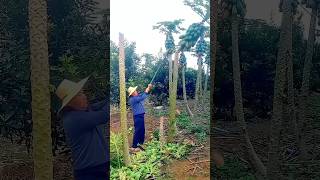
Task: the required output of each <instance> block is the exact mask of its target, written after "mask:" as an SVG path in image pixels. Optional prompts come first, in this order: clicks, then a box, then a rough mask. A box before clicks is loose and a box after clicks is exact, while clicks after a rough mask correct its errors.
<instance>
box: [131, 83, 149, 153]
mask: <svg viewBox="0 0 320 180" xmlns="http://www.w3.org/2000/svg"><path fill="white" fill-rule="evenodd" d="M137 87H138V86H136V87H129V88H128V93H129V103H130V106H131V109H132V113H133V121H134V135H133V142H132V147H131V149H130V150H131V151H133V152H137V151H139V150H144V148H143V147H142V146H141V145H142V144H143V143H144V138H145V125H144V114H145V109H144V105H143V103H144V100H145V99H146V98H147V97H148V95H149V92H150V90H151V89H152V84H149V85H148V87H147V88H146V89H145V91H144V92H143V93H141V94H139V93H138V92H137Z"/></svg>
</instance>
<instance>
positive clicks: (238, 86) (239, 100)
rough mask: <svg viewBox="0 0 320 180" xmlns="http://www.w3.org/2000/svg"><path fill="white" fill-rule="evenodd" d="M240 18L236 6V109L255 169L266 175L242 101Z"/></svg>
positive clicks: (234, 13)
mask: <svg viewBox="0 0 320 180" xmlns="http://www.w3.org/2000/svg"><path fill="white" fill-rule="evenodd" d="M238 33H239V18H238V16H237V14H236V9H235V7H234V8H233V12H232V65H233V82H234V85H233V86H234V97H235V109H236V114H237V120H238V121H239V124H240V128H241V130H242V133H243V135H244V138H245V141H246V144H247V148H248V154H249V157H250V159H251V162H252V163H253V165H254V167H255V169H256V170H257V171H258V172H259V174H261V175H262V176H265V175H266V168H265V166H264V165H263V164H262V162H261V160H260V159H259V157H258V156H257V154H256V152H255V150H254V148H253V146H252V143H251V141H250V138H249V134H248V130H247V128H246V123H245V120H244V112H243V103H242V90H241V77H240V60H239V42H238V40H239V35H238Z"/></svg>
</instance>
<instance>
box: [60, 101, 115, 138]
mask: <svg viewBox="0 0 320 180" xmlns="http://www.w3.org/2000/svg"><path fill="white" fill-rule="evenodd" d="M108 109H109V108H108V106H107V105H106V106H104V107H103V108H102V109H101V110H98V111H74V112H70V113H69V114H68V115H67V117H66V118H70V119H67V121H64V123H65V126H66V127H67V128H68V129H70V130H71V131H73V132H74V133H76V134H82V133H83V132H85V131H88V130H91V129H93V128H95V127H96V126H98V125H102V124H107V122H108V121H109V110H108Z"/></svg>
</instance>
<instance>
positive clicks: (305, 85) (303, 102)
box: [298, 7, 317, 159]
mask: <svg viewBox="0 0 320 180" xmlns="http://www.w3.org/2000/svg"><path fill="white" fill-rule="evenodd" d="M316 13H317V9H316V8H315V7H313V8H312V13H311V14H312V15H311V20H310V28H309V37H308V42H307V53H306V57H305V61H304V67H303V77H302V78H303V79H302V86H301V95H300V117H301V118H300V121H301V122H299V124H298V127H299V131H298V132H299V133H298V148H299V150H300V152H301V154H300V158H301V159H305V158H306V155H307V152H306V149H305V147H306V140H305V138H306V129H307V127H308V125H309V124H310V123H311V122H310V118H309V117H308V111H307V110H308V107H307V106H308V105H307V102H308V94H309V88H310V72H311V68H312V56H313V51H314V42H315V29H316V19H317V17H316Z"/></svg>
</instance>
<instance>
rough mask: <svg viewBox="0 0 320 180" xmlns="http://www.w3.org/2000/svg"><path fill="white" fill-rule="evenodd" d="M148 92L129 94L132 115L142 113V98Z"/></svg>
mask: <svg viewBox="0 0 320 180" xmlns="http://www.w3.org/2000/svg"><path fill="white" fill-rule="evenodd" d="M148 95H149V94H148V93H146V92H143V93H141V94H139V95H138V96H130V98H129V103H130V106H131V109H132V112H133V115H134V116H135V115H139V114H144V113H145V109H144V100H145V99H146V98H147V97H148Z"/></svg>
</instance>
